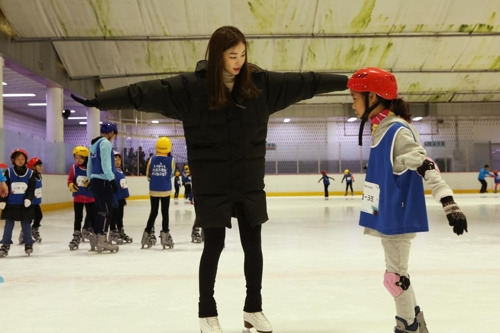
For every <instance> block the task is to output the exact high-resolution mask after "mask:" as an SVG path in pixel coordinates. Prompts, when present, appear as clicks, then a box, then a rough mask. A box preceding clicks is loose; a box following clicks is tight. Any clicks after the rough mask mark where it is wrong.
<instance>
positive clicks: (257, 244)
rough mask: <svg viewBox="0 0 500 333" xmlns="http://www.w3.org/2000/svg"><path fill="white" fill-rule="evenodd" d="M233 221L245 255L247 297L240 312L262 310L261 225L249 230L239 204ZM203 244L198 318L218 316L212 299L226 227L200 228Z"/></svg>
mask: <svg viewBox="0 0 500 333" xmlns="http://www.w3.org/2000/svg"><path fill="white" fill-rule="evenodd" d="M234 208H235V213H236V218H237V219H238V227H239V230H240V241H241V245H242V247H243V252H244V255H245V262H244V272H245V280H246V287H247V291H246V298H245V305H244V307H243V310H244V311H246V312H259V311H262V295H261V289H262V270H263V257H262V238H261V230H262V225H258V226H255V227H251V226H250V223H249V222H248V219H247V218H246V216H245V213H244V210H243V207H242V205H241V204H238V203H236V204H235V207H234ZM203 232H204V235H205V243H204V247H203V253H202V255H201V260H200V271H199V289H200V300H199V303H198V316H199V317H200V318H204V317H214V316H217V315H218V313H217V304H216V302H215V298H214V291H215V277H216V275H217V266H218V264H219V258H220V254H221V252H222V249H223V248H224V240H225V237H226V228H203Z"/></svg>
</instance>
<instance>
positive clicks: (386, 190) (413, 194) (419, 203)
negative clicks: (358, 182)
mask: <svg viewBox="0 0 500 333" xmlns="http://www.w3.org/2000/svg"><path fill="white" fill-rule="evenodd" d="M403 128H408V127H406V126H405V125H404V124H402V123H394V124H393V125H392V126H391V127H390V128H389V129H388V130H387V132H386V133H385V134H384V136H383V137H382V139H381V140H380V142H379V143H378V144H377V145H376V146H372V147H371V149H370V158H369V160H368V165H369V166H370V167H369V168H368V171H367V173H366V178H365V189H364V191H363V198H362V200H363V201H362V207H368V206H369V204H373V205H372V208H373V209H372V211H371V212H367V211H366V209H363V208H362V210H361V216H360V219H359V225H361V226H364V227H368V228H372V229H375V230H377V231H379V232H381V233H383V234H386V235H397V234H405V233H412V232H421V231H429V224H428V221H427V210H426V206H425V196H424V185H423V179H422V177H420V175H418V173H417V172H416V171H412V170H409V169H407V170H405V171H404V172H403V173H401V174H399V175H398V174H394V172H393V169H392V160H391V158H392V149H393V143H394V139H395V137H396V134H397V132H398V131H399V130H401V129H403ZM377 185H378V186H377ZM370 187H371V188H377V187H378V189H379V192H378V195H377V194H376V193H377V191H376V190H375V191H369V190H368V188H370ZM377 197H378V207H377V204H376V202H377ZM367 203H368V205H367Z"/></svg>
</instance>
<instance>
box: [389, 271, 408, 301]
mask: <svg viewBox="0 0 500 333" xmlns="http://www.w3.org/2000/svg"><path fill="white" fill-rule="evenodd" d="M384 286H385V287H386V288H387V290H388V291H389V293H390V294H391V295H392V297H394V298H396V297H398V296H399V295H401V294H402V293H403V291H405V290H407V289H408V288H409V287H410V278H409V277H406V276H402V275H399V274H398V273H391V272H387V271H386V272H385V274H384Z"/></svg>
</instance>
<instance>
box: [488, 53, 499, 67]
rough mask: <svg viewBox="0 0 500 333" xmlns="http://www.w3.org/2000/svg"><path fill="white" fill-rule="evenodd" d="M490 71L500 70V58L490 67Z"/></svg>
mask: <svg viewBox="0 0 500 333" xmlns="http://www.w3.org/2000/svg"><path fill="white" fill-rule="evenodd" d="M490 69H497V70H500V56H497V57H496V58H495V60H494V61H493V64H492V65H491V66H490Z"/></svg>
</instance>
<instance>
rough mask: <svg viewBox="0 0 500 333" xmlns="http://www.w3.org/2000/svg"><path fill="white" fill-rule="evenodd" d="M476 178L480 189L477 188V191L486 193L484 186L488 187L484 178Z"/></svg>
mask: <svg viewBox="0 0 500 333" xmlns="http://www.w3.org/2000/svg"><path fill="white" fill-rule="evenodd" d="M478 180H479V182H480V183H481V189H480V190H479V193H486V188H487V187H488V183H486V180H484V179H478Z"/></svg>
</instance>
